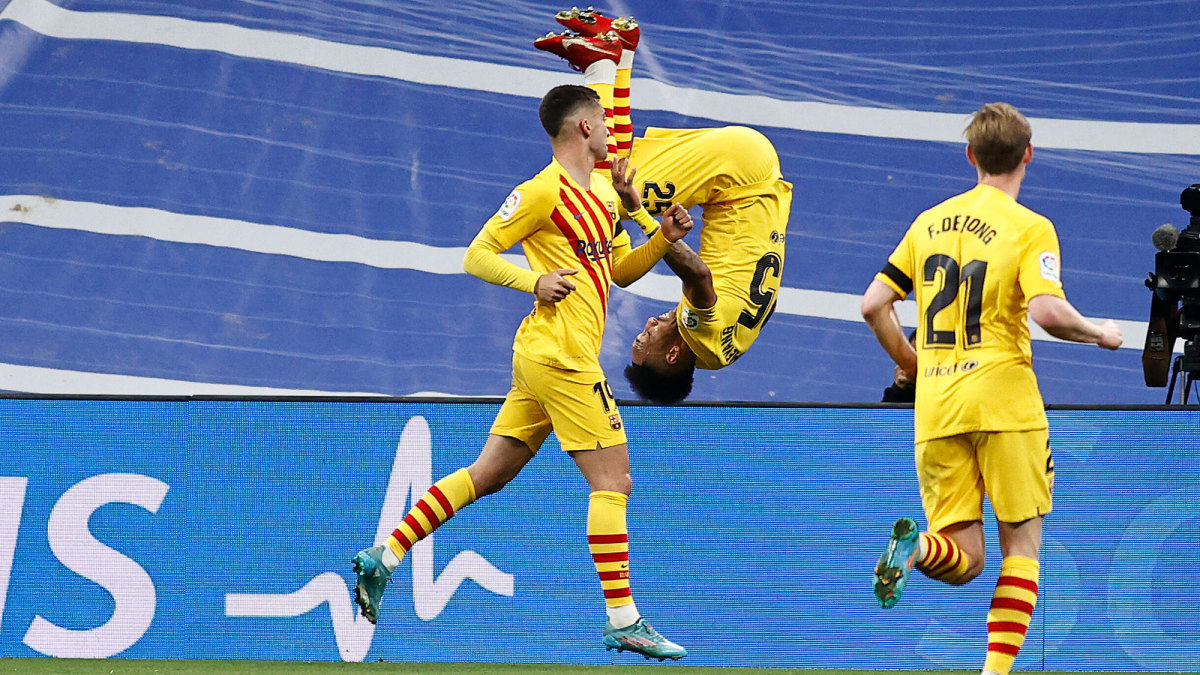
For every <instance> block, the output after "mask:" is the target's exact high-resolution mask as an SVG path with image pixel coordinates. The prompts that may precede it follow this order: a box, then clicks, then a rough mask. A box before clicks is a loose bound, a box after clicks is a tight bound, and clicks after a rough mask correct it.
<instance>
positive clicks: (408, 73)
mask: <svg viewBox="0 0 1200 675" xmlns="http://www.w3.org/2000/svg"><path fill="white" fill-rule="evenodd" d="M0 19H9V20H12V21H17V22H19V23H22V24H24V25H25V26H27V27H28V28H30V29H32V30H34V31H37V32H38V33H41V34H42V35H46V36H48V37H54V38H61V39H67V40H113V41H119V42H133V43H141V44H154V45H165V46H171V47H179V48H181V49H194V50H205V51H215V52H221V53H224V54H230V55H232V56H241V57H245V58H251V59H261V60H266V61H278V62H283V63H293V64H297V65H303V66H309V67H313V68H320V69H322V70H329V71H333V72H339V73H350V74H355V75H373V76H378V77H385V78H390V79H395V80H403V81H406V82H413V83H417V84H427V85H434V86H440V87H454V88H458V89H470V90H474V91H486V92H491V93H498V94H511V95H514V96H525V97H533V98H540V97H541V96H542V94H544V93H545V92H546V91H547V90H548V89H550V88H551V87H553V86H555V85H558V84H562V81H563V77H564V73H563V72H560V71H546V70H538V69H535V68H522V67H517V66H505V65H499V64H494V63H486V62H482V61H468V60H464V59H453V58H447V57H442V56H426V55H422V54H411V53H408V52H402V51H398V50H394V49H387V48H384V47H366V46H361V45H351V44H345V43H341V42H331V41H329V40H320V39H317V38H311V37H306V36H303V35H293V34H288V33H279V32H275V31H267V30H259V29H251V28H242V27H240V26H234V25H231V24H224V23H215V22H207V21H193V20H190V19H179V18H174V17H165V16H148V15H142V14H118V13H113V12H79V11H75V10H69V9H63V8H61V7H59V6H57V5H54V4H52V3H50V2H47V1H46V0H12V2H10V3H9V5H8V6H7V7H6V8H5V9H4V10H3V11H2V12H0ZM634 83H635V86H636V88H637V99H638V108H640V109H648V110H665V111H670V112H675V113H679V114H682V115H689V116H692V117H699V118H703V119H709V120H715V121H720V122H732V123H738V124H750V125H756V126H768V127H779V128H783V129H798V130H801V131H817V132H824V133H837V134H850V135H855V136H873V137H878V138H900V139H908V140H921V141H942V142H952V143H962V136H961V132H962V129H963V127H964V125H965V122H966V113H965V112H964V113H963V114H956V113H937V112H922V111H917V110H888V109H882V108H866V107H857V106H848V105H836V104H831V103H818V102H813V101H782V100H779V99H773V98H769V97H766V96H756V95H741V94H726V93H720V92H712V91H704V90H700V89H689V88H685V87H674V86H671V85H669V84H665V83H662V82H657V81H654V80H649V79H645V78H636V79H635V80H634ZM1030 121H1031V123H1032V124H1033V127H1034V129H1035V130H1036V132H1037V139H1036V140H1037V145H1038V146H1039V147H1043V148H1060V149H1071V150H1098V151H1108V152H1144V153H1155V154H1183V155H1198V154H1200V124H1163V123H1150V122H1105V121H1088V120H1062V119H1050V118H1031V119H1030Z"/></svg>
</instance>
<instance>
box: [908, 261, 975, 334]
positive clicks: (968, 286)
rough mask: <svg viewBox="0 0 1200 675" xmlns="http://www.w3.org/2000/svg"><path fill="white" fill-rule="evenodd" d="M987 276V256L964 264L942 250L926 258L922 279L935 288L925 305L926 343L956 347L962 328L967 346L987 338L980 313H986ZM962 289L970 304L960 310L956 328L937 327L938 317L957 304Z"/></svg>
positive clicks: (955, 323)
mask: <svg viewBox="0 0 1200 675" xmlns="http://www.w3.org/2000/svg"><path fill="white" fill-rule="evenodd" d="M986 276H987V261H986V260H972V261H970V262H968V263H967V264H965V265H962V266H961V267H960V266H959V264H958V261H957V260H955V259H954V258H951V257H950V256H948V255H945V254H942V253H935V254H933V255H931V256H929V257H928V258H926V259H925V265H924V268H923V270H922V274H921V279H922V282H923V284H924V285H925V286H927V287H932V289H933V290H934V291H935V292H934V294H933V297H932V298H930V299H929V304H928V305H927V306H926V307H925V308H924V321H925V346H926V347H929V348H933V349H950V348H953V347H954V345H956V344H957V343H958V339H959V332H960V331H961V333H962V338H963V341H962V346H963V347H964V348H966V349H971V348H972V347H978V346H979V343H981V342H982V341H983V328H982V326H981V325H980V316H981V315H982V313H983V280H984V278H985V277H986ZM960 289H961V291H960ZM960 293H963V294H964V295H965V297H966V307H965V308H963V309H961V310H959V311H960V312H961V313H960V315H959V318H958V320H956V321H954V330H935V329H934V327H933V326H934V318H935V317H936V316H937V315H938V314H939V313H941V312H943V311H944V310H946V309H947V308H949V307H950V306H951V305H954V304H955V300H957V299H958V296H959V294H960ZM943 327H945V326H944V324H943Z"/></svg>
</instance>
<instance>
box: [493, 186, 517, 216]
mask: <svg viewBox="0 0 1200 675" xmlns="http://www.w3.org/2000/svg"><path fill="white" fill-rule="evenodd" d="M520 205H521V192H520V191H519V190H513V191H512V192H510V193H509V194H508V197H507V198H506V199H505V200H504V203H503V204H501V205H500V210H499V211H497V212H496V215H497V216H500V219H501V220H508V219H509V218H511V217H512V214H513V213H515V212H516V210H517V207H518V206H520Z"/></svg>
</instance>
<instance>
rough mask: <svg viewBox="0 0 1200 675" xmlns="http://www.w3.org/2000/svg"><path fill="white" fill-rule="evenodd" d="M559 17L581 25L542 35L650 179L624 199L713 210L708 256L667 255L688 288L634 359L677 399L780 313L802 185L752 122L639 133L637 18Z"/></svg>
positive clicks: (632, 377) (707, 213)
mask: <svg viewBox="0 0 1200 675" xmlns="http://www.w3.org/2000/svg"><path fill="white" fill-rule="evenodd" d="M557 19H558V21H559V23H561V24H563V25H564V26H566V27H567V28H569V29H571V30H573V31H575V33H563V34H560V35H547V36H546V37H543V38H541V39H539V40H537V41H535V43H534V44H535V46H536V47H538V48H539V49H543V50H545V51H548V52H551V53H554V54H557V55H558V56H561V57H563V58H564V59H566V60H567V62H568V63H570V64H571V66H572V67H573V68H575V69H576V70H580V71H582V72H583V74H584V81H585V83H586V84H587V85H588V86H589V87H592V88H593V89H595V90H596V91H597V92H598V93H599V94H600V96H601V99H602V100H604V101H605V105H606V107H611V108H612V110H613V113H614V117H615V124H614V132H615V133H614V137H615V139H616V148H615V151H616V153H617V155H618V156H619V157H621V158H622V159H624V158H628V165H629V166H632V167H634V169H633V170H634V171H636V173H637V177H638V179H639V180H640V181H642V191H641V193H640V194H638V193H637V192H636V191H632V190H628V189H627V190H623V191H621V204H622V208H623V209H625V210H627V211H634V210H636V209H638V208H639V207H645V208H646V210H647V211H648V212H649V213H651V214H657V213H659V212H661V210H662V209H664V208H666V207H668V206H669V205H670V204H672V203H678V204H682V205H683V206H684V207H685V208H691V207H692V206H696V205H699V206H701V207H702V208H703V213H704V215H703V221H704V227H703V228H702V230H701V234H700V242H701V243H700V253H699V254H698V255H697V254H696V253H695V252H694V251H692V249H691V248H690V247H688V245H687V244H685V243H683V242H676V243H675V244H673V245H672V246H671V249H670V251H668V253H667V254H666V256H665V257H664V260H665V261H666V262H667V265H668V266H669V267H670V268H671V270H672V271H673V272H675V274H676V275H677V276H678V277H679V278H680V280H681V281H682V282H683V297H682V298H681V299H680V301H679V304H678V305H677V306H676V307H675V309H672V310H671V311H668V312H666V313H664V314H662V315H660V316H656V317H650V319H648V320H647V321H646V325H645V328H644V329H643V330H642V332H641V333H640V334H639V335H638V336H637V337H636V338H635V339H634V342H633V346H632V349H631V351H632V363H631V364H630V365H628V366H627V367H626V368H625V377H626V378H627V379H628V380H629V383H630V385H631V387H632V388H633V390H634V392H635V393H637V394H638V396H640V397H641V398H644V399H648V400H651V401H655V402H658V403H673V402H675V401H679V400H682V399H683V398H685V397H687V395H688V394H689V393H690V392H691V389H692V381H693V375H694V373H695V369H696V368H697V367H698V368H702V369H706V370H717V369H720V368H724V367H725V366H728V365H730V364H732V363H733V362H734V361H736V360H737V359H738V357H740V356H741V355H742V354H744V353H745V352H746V350H747V349H749V348H750V345H752V344H753V343H754V341H755V339H757V338H758V335H759V332H760V331H761V330H762V328H763V326H764V325H766V323H767V320H768V319H770V317H771V314H772V313H773V312H774V311H775V303H776V301H777V296H778V293H779V284H780V279H781V276H782V274H783V262H784V244H785V239H786V235H787V223H788V214H789V211H790V209H791V201H792V193H791V190H792V186H791V184H790V183H788V182H786V181H784V180H783V177H782V174H781V173H780V169H779V157H778V155H777V154H776V152H775V148H774V147H773V146H772V145H771V142H770V141H769V140H767V138H766V137H765V136H763V135H762V134H761V133H759V132H757V131H755V130H753V129H749V128H746V127H738V126H730V127H721V128H714V129H658V128H650V129H647V130H646V133H645V135H643V136H641V137H638V138H637V139H634V138H633V125H632V123H631V121H630V108H629V85H630V79H631V72H632V67H633V57H634V52H635V50H636V49H637V45H638V42H639V39H640V30H639V28H638V25H637V23H636V22H635V21H633V19H632V18H628V19H626V18H618V19H610V18H608V17H605V16H602V15H601V14H600V13H599V12H595V11H592V10H582V11H581V10H571V11H569V12H560V13H559V15H558V17H557ZM610 102H611V103H610ZM622 166H623V165H622ZM631 174H632V172H631Z"/></svg>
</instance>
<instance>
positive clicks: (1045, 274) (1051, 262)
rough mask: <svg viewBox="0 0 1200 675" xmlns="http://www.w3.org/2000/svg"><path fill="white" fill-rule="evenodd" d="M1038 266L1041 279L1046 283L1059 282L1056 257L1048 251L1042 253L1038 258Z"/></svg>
mask: <svg viewBox="0 0 1200 675" xmlns="http://www.w3.org/2000/svg"><path fill="white" fill-rule="evenodd" d="M1038 266H1039V267H1040V268H1041V270H1042V278H1043V279H1045V280H1046V281H1053V282H1054V283H1058V281H1059V269H1058V256H1056V255H1054V254H1053V253H1051V252H1050V251H1046V252H1044V253H1042V255H1040V256H1038Z"/></svg>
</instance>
